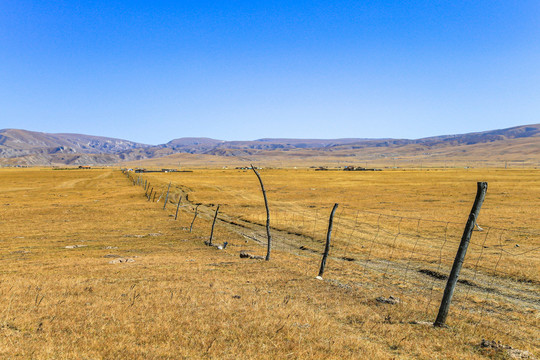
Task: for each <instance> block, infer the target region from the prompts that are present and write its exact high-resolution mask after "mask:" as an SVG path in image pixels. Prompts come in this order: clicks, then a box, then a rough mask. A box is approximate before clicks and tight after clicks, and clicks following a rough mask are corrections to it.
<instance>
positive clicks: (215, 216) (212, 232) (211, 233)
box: [208, 205, 219, 245]
mask: <svg viewBox="0 0 540 360" xmlns="http://www.w3.org/2000/svg"><path fill="white" fill-rule="evenodd" d="M218 212H219V205H218V206H217V209H216V213H215V215H214V221H213V222H212V231H211V232H210V240H209V241H208V245H212V238H213V237H214V226H215V225H216V219H217V215H218Z"/></svg>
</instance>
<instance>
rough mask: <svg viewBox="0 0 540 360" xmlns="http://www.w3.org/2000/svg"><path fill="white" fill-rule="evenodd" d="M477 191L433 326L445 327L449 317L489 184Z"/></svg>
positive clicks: (480, 183)
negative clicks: (453, 297) (455, 290)
mask: <svg viewBox="0 0 540 360" xmlns="http://www.w3.org/2000/svg"><path fill="white" fill-rule="evenodd" d="M476 185H477V189H476V198H475V199H474V204H473V207H472V209H471V213H470V214H469V219H468V220H467V224H466V225H465V230H464V231H463V236H462V237H461V242H460V243H459V248H458V251H457V253H456V258H455V259H454V264H453V265H452V270H451V271H450V275H449V276H448V281H447V282H446V287H445V288H444V293H443V298H442V301H441V306H440V307H439V313H438V314H437V319H436V320H435V322H434V323H433V326H437V327H441V326H444V323H445V322H446V317H447V316H448V310H449V308H450V302H451V301H452V296H453V295H454V289H455V287H456V283H457V280H458V277H459V272H460V271H461V267H462V266H463V261H464V260H465V255H466V254H467V248H468V247H469V242H470V240H471V235H472V231H473V229H474V224H476V219H477V218H478V214H479V213H480V208H481V207H482V203H483V202H484V198H485V197H486V192H487V187H488V184H487V182H478V183H477V184H476Z"/></svg>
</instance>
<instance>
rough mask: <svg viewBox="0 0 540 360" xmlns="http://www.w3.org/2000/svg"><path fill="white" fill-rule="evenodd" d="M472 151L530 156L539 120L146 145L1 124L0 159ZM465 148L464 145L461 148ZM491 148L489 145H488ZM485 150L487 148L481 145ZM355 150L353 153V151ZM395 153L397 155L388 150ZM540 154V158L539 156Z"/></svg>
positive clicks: (536, 147)
mask: <svg viewBox="0 0 540 360" xmlns="http://www.w3.org/2000/svg"><path fill="white" fill-rule="evenodd" d="M458 148H459V152H460V153H463V151H473V150H474V151H475V152H478V157H479V158H481V157H483V156H486V155H490V154H491V153H492V152H493V151H498V152H500V153H501V154H502V153H504V152H506V153H507V150H508V149H509V148H513V149H514V153H513V156H514V157H516V158H519V154H520V153H523V155H524V156H525V155H526V156H527V158H528V159H531V156H532V158H535V156H536V157H539V156H540V124H534V125H524V126H517V127H512V128H508V129H501V130H492V131H484V132H477V133H468V134H461V135H444V136H435V137H428V138H422V139H415V140H410V139H361V138H347V139H259V140H254V141H222V140H216V139H210V138H178V139H174V140H171V141H169V142H168V143H166V144H161V145H146V144H140V143H136V142H132V141H128V140H121V139H114V138H107V137H100V136H91V135H80V134H47V133H41V132H33V131H26V130H16V129H5V130H0V163H3V164H22V165H57V164H65V165H84V164H114V163H117V162H121V161H134V160H144V159H153V158H161V157H164V156H169V155H172V154H177V153H186V154H203V155H213V156H225V157H238V158H245V157H250V156H265V155H268V154H270V155H275V154H280V156H285V157H287V156H299V155H301V156H309V157H317V156H328V154H335V155H336V156H338V155H339V156H361V154H362V153H363V152H364V153H369V154H371V156H374V155H376V153H380V154H382V156H387V155H384V154H388V152H389V151H391V152H393V153H394V154H396V153H407V154H408V155H410V156H415V153H416V152H418V153H423V154H425V153H426V152H433V151H437V152H438V153H439V154H441V156H442V154H448V155H450V154H452V153H453V150H455V149H458ZM464 149H465V150H464ZM486 149H489V150H486ZM484 150H486V151H484ZM355 154H356V155H355ZM392 156H395V155H392ZM539 160H540V159H539Z"/></svg>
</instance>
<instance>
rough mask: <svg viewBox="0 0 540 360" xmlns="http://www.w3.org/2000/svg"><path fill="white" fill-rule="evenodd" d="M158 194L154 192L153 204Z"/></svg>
mask: <svg viewBox="0 0 540 360" xmlns="http://www.w3.org/2000/svg"><path fill="white" fill-rule="evenodd" d="M156 194H157V190H156V192H154V197H153V198H152V202H154V201H156Z"/></svg>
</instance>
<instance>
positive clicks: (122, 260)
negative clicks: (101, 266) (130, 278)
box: [109, 258, 135, 264]
mask: <svg viewBox="0 0 540 360" xmlns="http://www.w3.org/2000/svg"><path fill="white" fill-rule="evenodd" d="M131 262H135V260H134V259H131V258H120V259H114V260H111V261H109V264H121V263H131Z"/></svg>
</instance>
